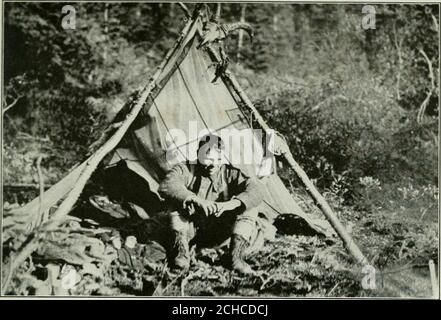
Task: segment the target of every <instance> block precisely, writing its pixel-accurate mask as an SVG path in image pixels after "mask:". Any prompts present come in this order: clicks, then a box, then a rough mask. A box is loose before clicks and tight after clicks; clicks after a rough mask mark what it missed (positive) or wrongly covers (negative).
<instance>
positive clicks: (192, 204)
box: [184, 195, 217, 216]
mask: <svg viewBox="0 0 441 320" xmlns="http://www.w3.org/2000/svg"><path fill="white" fill-rule="evenodd" d="M197 208H198V209H200V210H202V211H203V212H204V214H205V215H206V216H209V215H211V214H213V213H215V212H216V210H217V209H216V208H217V206H216V203H215V202H214V201H209V200H205V199H202V198H199V197H198V196H196V195H194V196H190V197H188V198H187V199H185V201H184V209H188V210H189V213H190V214H193V213H194V212H195V211H196V209H197Z"/></svg>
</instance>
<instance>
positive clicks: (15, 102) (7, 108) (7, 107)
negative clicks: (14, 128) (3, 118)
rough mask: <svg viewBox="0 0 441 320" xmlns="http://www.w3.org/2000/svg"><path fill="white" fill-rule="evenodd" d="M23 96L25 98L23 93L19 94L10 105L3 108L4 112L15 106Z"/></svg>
mask: <svg viewBox="0 0 441 320" xmlns="http://www.w3.org/2000/svg"><path fill="white" fill-rule="evenodd" d="M21 98H23V95H19V96H18V97H17V98H15V100H14V101H13V102H12V103H11V104H10V105H8V106H6V107H5V108H3V110H2V113H3V114H5V113H6V112H7V111H8V110H9V109H11V108H12V107H14V106H15V105H16V104H17V102H18V100H20V99H21Z"/></svg>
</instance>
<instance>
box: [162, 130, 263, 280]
mask: <svg viewBox="0 0 441 320" xmlns="http://www.w3.org/2000/svg"><path fill="white" fill-rule="evenodd" d="M224 149H225V146H224V143H223V141H222V140H221V138H220V137H218V136H216V135H213V134H208V135H206V136H204V137H203V138H202V139H201V140H200V141H199V147H198V160H197V162H196V163H180V164H177V165H175V166H174V167H173V168H172V170H171V171H170V172H169V173H168V174H167V176H166V177H165V179H164V180H163V181H162V182H161V184H160V187H159V194H160V195H161V196H162V197H163V198H164V199H165V200H166V202H167V203H168V204H169V212H168V217H169V218H170V226H171V229H172V230H173V232H174V235H173V236H174V245H173V246H172V249H171V252H170V256H171V258H172V259H173V261H172V264H173V266H174V267H175V268H178V269H184V270H185V269H187V268H189V265H190V253H189V241H190V240H193V241H194V242H204V243H205V245H206V246H216V245H219V244H221V243H223V242H224V241H225V240H227V239H228V238H230V237H231V240H230V248H229V260H228V261H229V264H230V267H231V268H232V269H233V270H236V271H238V272H241V273H252V272H253V270H252V269H251V267H250V266H249V265H248V264H247V263H246V262H245V261H244V257H245V256H246V255H247V254H249V253H250V252H252V251H254V250H255V249H256V248H257V247H258V246H260V245H261V244H262V243H263V235H262V232H261V230H260V227H259V226H260V224H259V218H258V211H257V209H256V207H257V206H258V205H259V204H260V202H261V201H262V199H263V188H264V187H263V185H262V184H261V182H260V181H259V180H257V179H256V178H251V177H248V176H246V175H245V174H243V173H242V172H241V171H240V170H239V169H237V168H235V167H233V166H231V165H229V164H221V162H222V161H221V160H222V159H223V156H224V154H223V152H224Z"/></svg>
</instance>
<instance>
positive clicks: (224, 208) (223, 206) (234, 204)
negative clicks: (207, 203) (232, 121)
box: [214, 199, 242, 217]
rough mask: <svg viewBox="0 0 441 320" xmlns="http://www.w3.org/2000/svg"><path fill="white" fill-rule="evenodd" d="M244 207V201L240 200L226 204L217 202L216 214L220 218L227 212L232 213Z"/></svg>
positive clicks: (233, 200)
mask: <svg viewBox="0 0 441 320" xmlns="http://www.w3.org/2000/svg"><path fill="white" fill-rule="evenodd" d="M241 205H242V201H240V200H238V199H232V200H230V201H226V202H216V206H217V211H216V212H215V214H214V215H215V216H216V217H219V216H220V215H221V214H222V213H224V212H225V211H232V210H234V209H236V208H238V207H240V206H241Z"/></svg>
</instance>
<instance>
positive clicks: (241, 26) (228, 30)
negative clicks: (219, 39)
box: [223, 22, 254, 41]
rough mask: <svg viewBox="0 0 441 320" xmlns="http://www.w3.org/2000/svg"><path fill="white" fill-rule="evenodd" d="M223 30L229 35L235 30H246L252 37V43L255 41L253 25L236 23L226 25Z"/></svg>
mask: <svg viewBox="0 0 441 320" xmlns="http://www.w3.org/2000/svg"><path fill="white" fill-rule="evenodd" d="M223 28H224V30H225V32H226V33H227V35H228V34H230V33H231V32H233V31H235V30H238V29H242V30H245V31H246V32H247V33H248V35H249V36H250V39H251V41H253V37H254V32H253V28H252V27H251V25H250V24H249V23H246V22H234V23H229V24H224V25H223Z"/></svg>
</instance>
